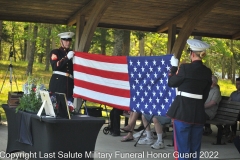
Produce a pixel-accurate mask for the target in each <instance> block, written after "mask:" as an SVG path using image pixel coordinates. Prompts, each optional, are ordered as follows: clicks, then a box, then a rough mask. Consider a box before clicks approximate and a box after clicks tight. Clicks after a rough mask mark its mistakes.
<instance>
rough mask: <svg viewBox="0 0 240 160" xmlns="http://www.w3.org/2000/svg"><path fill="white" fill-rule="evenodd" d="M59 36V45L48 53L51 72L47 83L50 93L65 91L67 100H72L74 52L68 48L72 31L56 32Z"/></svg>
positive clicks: (72, 34)
mask: <svg viewBox="0 0 240 160" xmlns="http://www.w3.org/2000/svg"><path fill="white" fill-rule="evenodd" d="M58 36H59V37H60V43H61V47H60V48H58V49H54V50H52V51H51V53H50V63H51V66H52V70H53V74H52V77H51V79H50V83H49V91H50V92H51V93H53V94H54V93H55V92H59V93H65V94H66V97H67V99H68V100H69V101H72V102H73V97H72V95H73V87H74V83H73V62H72V57H73V55H74V52H73V51H71V50H70V48H69V47H70V44H71V41H72V37H73V36H74V33H73V32H64V33H60V34H58Z"/></svg>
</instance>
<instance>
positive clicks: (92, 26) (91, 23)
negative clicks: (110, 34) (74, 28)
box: [77, 0, 113, 52]
mask: <svg viewBox="0 0 240 160" xmlns="http://www.w3.org/2000/svg"><path fill="white" fill-rule="evenodd" d="M112 1H113V0H101V1H98V0H97V1H96V4H95V5H94V7H93V8H92V11H91V14H90V16H89V18H88V20H87V22H86V25H85V26H84V29H83V32H82V36H81V39H80V44H79V46H78V49H77V50H78V51H83V52H88V50H89V48H90V45H91V40H92V37H93V35H94V31H95V30H96V28H97V26H98V23H99V21H100V19H101V18H102V15H103V14H104V12H105V11H106V9H107V8H108V6H109V5H110V4H111V3H112Z"/></svg>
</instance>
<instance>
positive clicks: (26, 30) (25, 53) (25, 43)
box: [22, 25, 29, 60]
mask: <svg viewBox="0 0 240 160" xmlns="http://www.w3.org/2000/svg"><path fill="white" fill-rule="evenodd" d="M28 28H29V26H28V25H26V26H25V27H24V33H25V34H26V35H27V34H28ZM28 41H29V40H27V38H24V46H23V55H22V60H27V59H26V57H27V51H28V50H27V47H28Z"/></svg>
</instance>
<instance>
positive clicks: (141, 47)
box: [139, 37, 145, 56]
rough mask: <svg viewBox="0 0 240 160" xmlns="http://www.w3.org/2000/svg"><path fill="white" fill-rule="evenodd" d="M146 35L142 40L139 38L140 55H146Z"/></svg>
mask: <svg viewBox="0 0 240 160" xmlns="http://www.w3.org/2000/svg"><path fill="white" fill-rule="evenodd" d="M144 41H145V39H144V37H142V38H141V39H140V40H139V55H140V56H144V55H145V51H144Z"/></svg>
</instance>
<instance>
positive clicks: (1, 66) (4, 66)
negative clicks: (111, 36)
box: [0, 61, 236, 120]
mask: <svg viewBox="0 0 240 160" xmlns="http://www.w3.org/2000/svg"><path fill="white" fill-rule="evenodd" d="M9 64H10V63H9V61H0V87H2V86H3V88H2V92H1V93H0V114H1V117H2V120H6V116H5V113H4V111H3V109H2V107H1V106H2V104H6V103H7V99H8V92H9V91H11V85H10V81H9V79H10V78H9V75H10V73H9V72H8V73H7V71H8V68H9ZM12 65H13V72H14V76H15V78H16V82H17V86H18V90H19V91H22V85H23V84H24V83H26V81H27V75H26V68H27V62H13V63H12ZM44 69H45V65H44V64H40V63H34V66H33V76H34V77H38V78H39V77H40V78H42V80H43V83H44V85H45V87H46V88H48V83H49V80H50V77H51V75H52V71H44ZM6 73H7V74H6ZM5 77H6V79H5V83H4V85H3V81H4V78H5ZM219 86H220V89H221V93H222V96H230V94H231V93H232V92H233V91H234V90H236V87H235V84H232V83H231V81H230V80H221V79H220V80H219ZM0 89H1V88H0ZM12 91H17V87H16V83H15V80H14V79H13V80H12ZM87 105H89V106H99V105H100V104H97V103H92V102H87ZM104 109H105V108H104ZM107 109H111V107H107ZM103 116H104V117H105V116H107V115H106V113H105V112H104V110H103ZM108 116H109V114H108Z"/></svg>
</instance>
